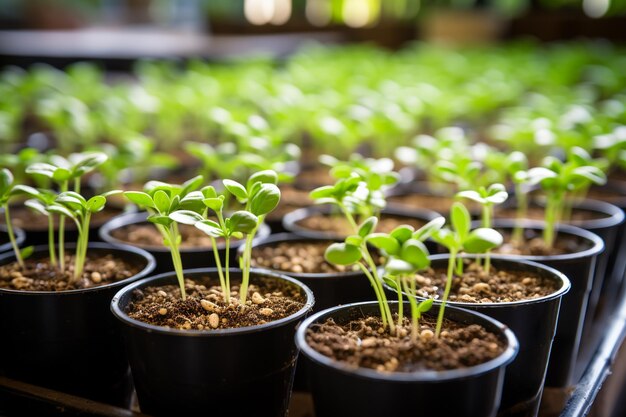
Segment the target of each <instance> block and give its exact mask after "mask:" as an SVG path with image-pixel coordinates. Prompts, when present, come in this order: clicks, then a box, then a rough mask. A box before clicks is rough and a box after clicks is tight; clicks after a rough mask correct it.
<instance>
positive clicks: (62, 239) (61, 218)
mask: <svg viewBox="0 0 626 417" xmlns="http://www.w3.org/2000/svg"><path fill="white" fill-rule="evenodd" d="M67 187H68V185H67V181H63V182H62V183H61V192H62V193H63V192H66V191H67ZM59 267H60V270H61V271H65V216H63V215H59Z"/></svg>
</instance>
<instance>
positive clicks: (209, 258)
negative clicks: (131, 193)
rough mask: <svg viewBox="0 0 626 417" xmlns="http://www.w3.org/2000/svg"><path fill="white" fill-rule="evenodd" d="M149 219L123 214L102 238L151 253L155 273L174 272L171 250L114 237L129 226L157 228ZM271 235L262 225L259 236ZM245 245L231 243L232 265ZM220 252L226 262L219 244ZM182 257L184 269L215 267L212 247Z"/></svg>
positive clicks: (182, 253)
mask: <svg viewBox="0 0 626 417" xmlns="http://www.w3.org/2000/svg"><path fill="white" fill-rule="evenodd" d="M147 217H148V213H147V212H145V211H143V212H140V213H128V214H123V215H121V216H118V217H115V218H113V219H111V220H109V221H108V222H107V223H105V224H104V225H103V226H102V227H101V228H100V238H101V239H102V240H103V241H105V242H107V243H110V244H113V245H119V244H124V245H131V246H136V247H139V248H141V249H143V250H145V251H147V252H149V253H150V254H151V255H152V256H154V259H156V264H157V265H156V269H155V273H165V272H170V271H173V270H174V263H173V262H172V255H171V253H170V250H169V248H167V247H165V246H140V245H133V244H131V243H129V242H126V241H123V240H119V239H116V238H115V237H113V234H112V233H113V231H114V230H115V229H119V228H122V227H125V226H129V225H142V224H143V225H148V226H150V227H155V226H154V225H153V224H152V223H150V222H148V221H147V220H146V218H147ZM269 233H270V230H269V227H267V226H266V225H261V227H260V228H259V231H258V233H257V236H259V237H265V236H268V235H269ZM243 243H244V241H243V240H233V241H231V242H230V254H231V259H230V261H231V265H235V262H236V261H237V257H236V255H237V248H238V247H239V246H240V245H242V244H243ZM218 251H219V254H220V257H221V259H222V260H224V258H225V256H226V251H225V247H224V245H223V244H222V245H219V244H218ZM180 256H181V260H182V264H183V268H186V269H193V268H208V267H214V266H215V257H214V255H213V249H212V248H211V247H199V248H186V247H183V248H180Z"/></svg>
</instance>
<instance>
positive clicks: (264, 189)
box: [169, 170, 280, 308]
mask: <svg viewBox="0 0 626 417" xmlns="http://www.w3.org/2000/svg"><path fill="white" fill-rule="evenodd" d="M277 181H278V174H277V173H276V172H274V171H271V170H266V171H259V172H257V173H255V174H253V175H251V176H250V178H249V179H248V181H247V183H246V186H244V185H243V184H240V183H238V182H237V181H233V180H229V179H225V180H223V184H224V187H225V188H226V190H227V191H228V192H229V193H231V194H232V195H233V196H234V197H235V198H236V199H237V201H239V202H240V203H241V204H244V208H243V210H238V211H235V212H234V213H232V214H231V215H230V217H225V216H224V213H223V210H224V200H225V196H224V195H218V194H217V192H216V191H215V189H214V188H213V187H210V186H209V187H205V188H203V189H202V196H203V198H202V203H203V206H204V207H203V210H202V211H201V212H198V211H191V210H178V211H175V212H172V213H171V214H170V215H169V218H170V219H172V220H174V221H176V222H179V223H183V224H190V225H194V226H195V227H196V228H198V229H199V230H201V231H203V232H204V233H206V234H207V235H208V236H209V237H211V239H212V242H211V243H212V244H213V254H214V256H215V262H216V265H217V270H218V275H219V279H220V285H221V287H222V292H223V295H224V301H225V302H226V303H230V293H231V292H232V291H231V288H230V265H229V257H230V255H229V250H230V240H231V239H232V238H236V239H241V238H243V237H244V236H245V237H246V241H245V244H244V245H245V246H244V250H243V257H242V259H241V269H242V280H241V287H240V289H239V304H240V306H241V308H245V305H246V299H247V296H248V286H249V284H250V268H251V262H252V241H253V240H254V236H255V235H256V232H257V230H258V229H259V227H260V226H261V224H262V223H263V220H264V219H265V216H266V215H267V214H268V213H270V212H271V211H272V210H274V209H275V208H276V206H278V203H279V202H280V189H279V188H278V186H276V182H277ZM206 209H210V210H211V211H213V212H214V213H215V215H216V216H217V221H215V220H212V219H208V218H206V214H207V213H206V211H207V210H206ZM218 237H221V238H224V240H225V247H226V259H225V271H224V270H223V268H222V264H221V261H220V258H219V253H218V251H217V245H216V241H215V238H218ZM224 272H225V273H224Z"/></svg>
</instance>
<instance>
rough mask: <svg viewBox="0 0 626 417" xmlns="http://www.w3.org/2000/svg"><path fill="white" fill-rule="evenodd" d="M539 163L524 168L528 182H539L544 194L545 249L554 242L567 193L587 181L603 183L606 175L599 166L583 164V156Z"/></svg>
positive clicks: (551, 158) (582, 185) (583, 187)
mask: <svg viewBox="0 0 626 417" xmlns="http://www.w3.org/2000/svg"><path fill="white" fill-rule="evenodd" d="M542 165H543V166H541V167H535V168H531V169H530V170H528V173H527V175H528V183H529V184H533V185H536V184H539V186H540V187H541V189H542V190H543V192H544V193H545V194H546V199H547V200H546V208H545V228H544V230H543V240H544V243H545V245H546V246H547V247H548V248H551V247H552V246H553V245H554V239H555V230H556V225H557V224H558V223H559V222H560V221H561V220H562V219H563V213H564V210H565V206H564V204H565V201H566V198H567V194H568V193H571V192H574V191H576V190H581V189H586V188H587V187H589V185H590V184H597V185H602V184H605V183H606V175H605V174H604V172H602V170H601V169H600V168H598V167H597V166H593V165H583V159H581V158H580V155H579V157H574V158H572V157H571V158H570V159H569V160H568V161H567V162H562V161H560V160H559V159H557V158H554V157H546V158H544V161H543V164H542Z"/></svg>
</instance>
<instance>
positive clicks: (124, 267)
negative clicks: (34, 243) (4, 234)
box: [0, 254, 142, 291]
mask: <svg viewBox="0 0 626 417" xmlns="http://www.w3.org/2000/svg"><path fill="white" fill-rule="evenodd" d="M65 262H66V271H64V272H63V273H60V272H59V271H58V270H57V269H55V268H53V267H52V265H50V259H49V258H40V259H32V258H29V259H26V260H24V263H25V269H23V270H22V269H21V268H20V266H19V265H18V264H17V262H14V263H12V264H9V265H3V266H0V288H8V289H12V290H23V291H66V290H75V289H84V288H91V287H97V286H100V285H105V284H110V283H113V282H117V281H121V280H124V279H126V278H130V277H132V276H134V275H136V274H137V273H138V272H139V271H140V270H141V268H142V266H139V265H136V264H133V263H130V262H128V261H126V260H124V259H122V258H118V257H114V256H113V255H106V256H98V257H93V256H90V255H89V254H87V258H86V260H85V268H84V271H83V275H82V278H81V279H80V280H78V281H75V282H74V281H72V278H73V272H74V268H73V265H74V256H73V255H72V256H69V255H68V256H66V257H65Z"/></svg>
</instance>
